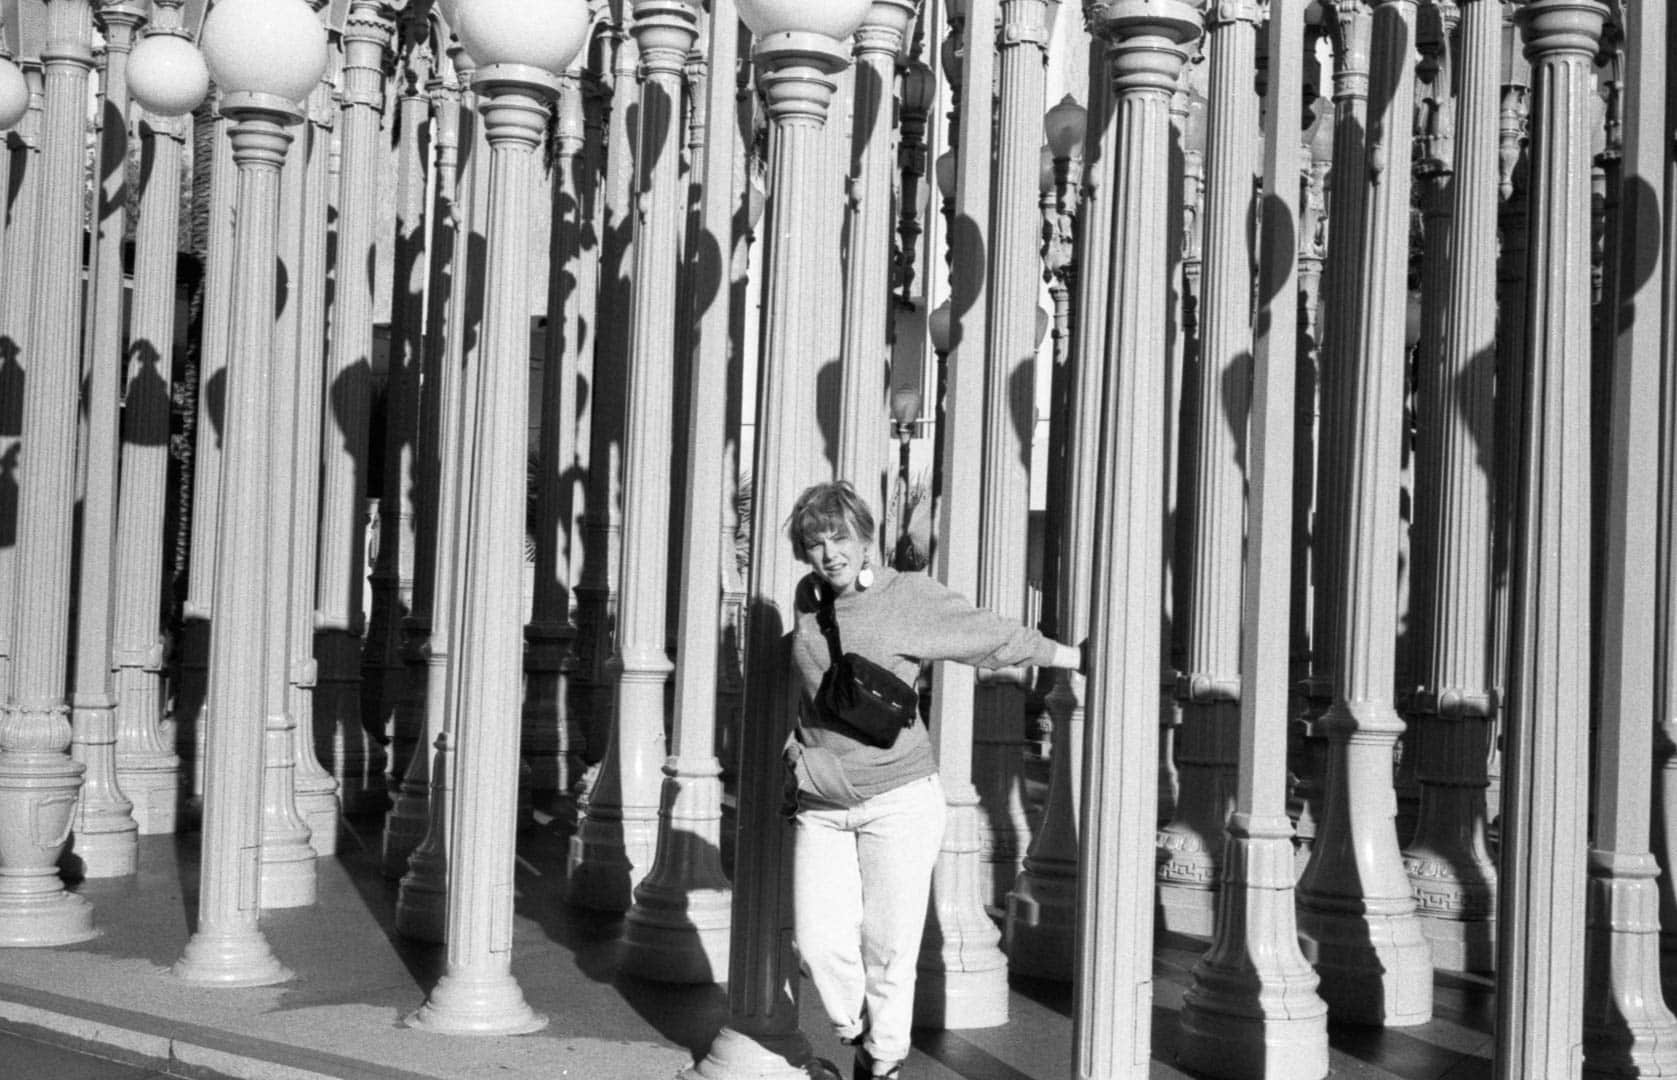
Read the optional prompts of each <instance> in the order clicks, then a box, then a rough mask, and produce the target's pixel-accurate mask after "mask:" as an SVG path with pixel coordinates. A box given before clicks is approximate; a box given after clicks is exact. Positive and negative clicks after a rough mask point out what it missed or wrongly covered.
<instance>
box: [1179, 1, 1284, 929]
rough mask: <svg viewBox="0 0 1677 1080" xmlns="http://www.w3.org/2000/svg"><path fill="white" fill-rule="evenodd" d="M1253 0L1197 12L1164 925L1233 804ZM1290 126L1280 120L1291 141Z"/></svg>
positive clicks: (1188, 917)
mask: <svg viewBox="0 0 1677 1080" xmlns="http://www.w3.org/2000/svg"><path fill="white" fill-rule="evenodd" d="M1262 18H1263V11H1262V10H1261V8H1260V6H1259V3H1258V0H1224V2H1221V3H1218V4H1215V5H1212V7H1211V9H1210V11H1209V13H1208V15H1207V18H1206V40H1205V42H1204V44H1203V45H1202V48H1203V49H1204V50H1205V51H1206V53H1208V54H1209V56H1210V62H1209V66H1210V69H1211V70H1210V75H1209V84H1208V87H1207V96H1208V102H1207V108H1206V120H1205V122H1206V134H1205V202H1204V210H1203V212H1202V214H1201V217H1200V223H1201V226H1202V228H1203V233H1202V236H1203V239H1202V241H1201V251H1202V253H1203V254H1202V264H1201V265H1202V269H1201V282H1202V285H1201V292H1200V303H1199V310H1200V311H1201V312H1202V314H1201V316H1200V323H1199V325H1200V335H1199V353H1198V356H1199V372H1198V378H1197V379H1196V381H1195V385H1196V388H1197V391H1198V392H1197V394H1196V401H1195V404H1194V405H1193V408H1194V410H1195V415H1196V422H1195V428H1194V430H1195V435H1196V441H1195V452H1194V455H1193V468H1194V473H1193V479H1192V481H1191V483H1192V488H1191V491H1192V498H1191V499H1184V500H1181V503H1180V504H1179V507H1178V513H1179V514H1181V511H1182V509H1183V508H1187V509H1189V510H1190V513H1189V515H1187V516H1188V522H1187V525H1188V528H1189V530H1190V540H1189V550H1190V552H1191V556H1190V559H1191V561H1190V564H1189V565H1188V566H1187V567H1184V568H1183V569H1184V571H1185V572H1186V574H1187V576H1188V581H1187V582H1186V586H1187V589H1186V592H1187V600H1188V604H1187V610H1185V611H1181V612H1179V613H1178V617H1179V618H1183V619H1185V621H1186V623H1187V626H1186V631H1187V632H1186V633H1185V634H1184V635H1183V638H1184V645H1185V646H1186V647H1185V649H1184V650H1183V657H1182V670H1181V672H1180V673H1179V674H1178V676H1177V697H1178V699H1179V700H1180V701H1181V703H1182V725H1181V727H1180V728H1179V729H1178V731H1177V733H1176V762H1177V767H1178V768H1179V770H1180V772H1181V789H1180V790H1181V793H1180V795H1179V796H1178V799H1177V802H1176V813H1175V815H1174V816H1173V817H1172V819H1171V821H1170V822H1169V823H1168V824H1167V825H1166V826H1165V827H1164V828H1163V829H1160V830H1159V836H1158V845H1159V864H1158V866H1159V905H1160V912H1161V914H1162V915H1163V916H1164V925H1165V929H1167V930H1173V931H1177V932H1181V933H1189V934H1198V935H1209V934H1210V933H1211V932H1212V927H1213V921H1214V916H1215V913H1216V900H1215V897H1214V895H1213V894H1214V892H1215V890H1216V888H1217V875H1218V869H1219V864H1220V862H1221V859H1220V856H1221V853H1222V847H1223V827H1224V823H1225V822H1226V821H1227V819H1228V815H1229V811H1230V810H1231V809H1232V808H1233V800H1234V775H1235V771H1236V768H1237V766H1238V763H1239V742H1240V693H1241V685H1240V642H1241V595H1242V594H1241V579H1242V566H1241V559H1242V555H1243V548H1244V546H1245V518H1246V497H1245V489H1246V480H1247V478H1246V475H1245V472H1246V470H1245V462H1246V419H1247V416H1246V414H1247V410H1248V407H1249V397H1250V390H1249V386H1250V383H1251V378H1252V376H1251V355H1252V300H1251V296H1252V265H1253V252H1252V240H1253V230H1252V229H1251V227H1250V224H1249V223H1250V221H1251V220H1252V214H1253V191H1252V177H1253V175H1254V174H1255V173H1257V171H1258V145H1257V137H1258V100H1257V97H1256V96H1255V95H1254V94H1253V92H1252V73H1253V71H1254V70H1256V68H1257V42H1258V23H1259V22H1260V20H1262ZM1291 137H1292V133H1291V132H1290V131H1289V132H1287V138H1288V139H1289V140H1290V139H1291Z"/></svg>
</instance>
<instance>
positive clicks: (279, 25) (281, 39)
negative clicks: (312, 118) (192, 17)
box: [202, 0, 326, 105]
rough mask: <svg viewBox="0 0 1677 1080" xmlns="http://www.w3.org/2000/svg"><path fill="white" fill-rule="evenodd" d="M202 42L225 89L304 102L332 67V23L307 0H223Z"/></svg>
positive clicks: (213, 73) (212, 10) (206, 26)
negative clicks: (329, 50)
mask: <svg viewBox="0 0 1677 1080" xmlns="http://www.w3.org/2000/svg"><path fill="white" fill-rule="evenodd" d="M202 48H203V50H204V60H205V62H206V63H207V64H208V65H209V69H210V76H211V77H212V78H213V79H215V84H216V86H217V87H218V88H219V89H220V90H221V92H222V93H223V94H258V95H268V96H271V97H276V98H280V99H282V100H284V101H288V102H290V103H292V104H293V105H300V104H301V103H302V102H303V100H304V99H305V98H307V97H308V96H309V94H311V93H313V92H314V88H315V86H316V85H318V84H319V82H320V77H321V76H322V75H323V74H325V72H326V28H325V27H323V26H321V24H320V19H319V17H318V16H316V15H315V13H314V10H313V9H312V8H310V7H309V5H308V4H307V3H305V2H304V0H219V2H218V3H217V4H216V5H215V6H214V7H212V8H210V14H209V17H208V18H207V19H205V20H204V33H203V38H202Z"/></svg>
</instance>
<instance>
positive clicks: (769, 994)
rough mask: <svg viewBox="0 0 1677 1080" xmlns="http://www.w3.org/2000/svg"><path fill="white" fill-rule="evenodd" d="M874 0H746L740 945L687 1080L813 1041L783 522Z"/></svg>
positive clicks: (802, 471) (760, 1066) (808, 409)
mask: <svg viewBox="0 0 1677 1080" xmlns="http://www.w3.org/2000/svg"><path fill="white" fill-rule="evenodd" d="M868 7H869V4H868V0H830V2H827V3H822V4H819V5H816V4H807V3H803V2H801V0H744V2H742V3H740V5H739V13H740V18H741V19H743V20H744V22H745V24H746V26H747V27H749V28H750V30H751V32H752V33H753V34H754V35H755V36H756V58H757V63H758V86H759V87H760V88H761V89H762V91H763V94H764V96H765V98H766V99H767V103H768V114H769V119H770V122H771V123H772V125H773V127H772V131H771V141H770V148H769V168H770V174H769V175H770V182H769V190H770V192H771V193H772V194H771V195H770V197H769V206H768V227H767V229H766V231H765V234H764V235H765V236H766V238H767V241H768V252H767V265H768V284H767V287H766V290H765V294H764V312H763V338H762V353H761V369H760V375H759V381H758V418H759V419H758V429H757V447H756V457H757V461H756V468H755V469H754V471H753V476H754V477H755V479H756V489H755V502H754V507H753V513H752V551H753V552H754V553H755V554H754V562H755V565H754V566H753V567H752V570H751V572H752V578H751V583H750V586H749V595H748V597H747V601H746V602H747V604H748V605H749V609H748V610H750V612H751V619H750V637H749V639H748V641H747V643H746V650H747V651H746V670H747V671H748V672H750V677H749V679H748V681H747V685H746V690H745V720H744V723H743V724H742V725H741V731H742V735H741V745H740V766H739V776H740V779H739V827H738V843H737V846H736V848H735V863H734V865H735V868H736V869H735V871H734V928H733V949H732V954H731V959H730V972H729V980H728V1014H729V1015H728V1024H727V1026H726V1027H725V1028H723V1029H722V1031H721V1032H720V1033H719V1034H718V1035H717V1036H716V1039H715V1040H714V1041H713V1042H712V1043H711V1047H710V1052H709V1054H708V1055H707V1056H706V1057H705V1059H704V1060H703V1061H701V1062H700V1063H699V1064H698V1065H696V1066H694V1067H693V1069H692V1070H690V1071H689V1073H688V1074H687V1075H689V1076H690V1077H703V1078H707V1080H712V1078H721V1077H729V1078H732V1077H747V1076H749V1077H754V1078H758V1077H760V1078H777V1077H786V1078H787V1080H791V1078H793V1077H805V1076H807V1075H808V1072H807V1067H808V1065H809V1063H810V1050H809V1043H808V1040H807V1039H805V1038H804V1036H803V1033H802V1032H800V1031H799V1030H798V1003H797V995H796V991H795V989H794V988H795V987H796V985H797V972H798V966H797V958H796V957H795V955H794V954H793V952H792V948H791V944H792V935H791V922H792V912H791V905H790V895H789V894H790V891H791V888H790V887H791V878H790V874H789V873H788V870H789V866H788V862H789V858H788V857H789V856H790V854H791V852H790V850H789V847H788V845H787V839H788V836H789V834H788V831H787V829H786V826H785V824H784V823H783V822H782V821H781V820H780V818H779V810H780V803H781V796H782V781H783V776H784V773H783V767H782V765H781V763H780V749H781V744H782V743H783V742H784V740H785V737H786V726H787V721H788V718H789V716H790V714H791V713H790V708H789V702H790V697H791V693H792V689H791V687H790V685H789V683H788V682H787V681H786V679H785V674H784V673H785V671H786V669H787V667H788V664H787V663H786V661H787V649H788V647H789V642H790V638H789V636H788V635H789V633H790V631H791V629H792V624H793V619H792V612H791V607H790V605H791V601H792V593H793V589H794V588H795V586H796V583H797V580H798V576H799V568H798V566H797V564H796V563H795V562H794V561H793V559H792V552H791V549H790V548H789V547H788V545H787V544H786V542H785V540H784V539H782V537H781V536H780V526H781V523H782V522H783V521H785V520H786V515H787V513H788V511H790V509H791V506H792V500H793V499H794V498H795V497H796V494H797V491H798V490H799V488H800V487H801V486H802V485H803V484H805V483H807V482H808V481H809V480H810V479H811V478H812V477H814V476H815V475H816V474H817V471H818V470H817V466H816V463H815V462H814V461H810V460H806V456H805V455H806V453H809V452H812V451H813V448H811V447H806V444H807V443H808V442H809V440H808V439H807V438H805V437H804V431H805V428H806V427H807V425H808V423H809V418H810V417H812V416H814V415H815V414H816V402H815V375H816V372H815V370H814V366H813V365H814V358H812V357H809V356H808V354H807V350H806V349H805V348H804V345H805V343H806V342H807V341H808V340H809V337H810V334H811V333H812V332H813V330H814V327H815V325H816V321H817V318H818V313H817V311H816V307H817V305H818V304H820V303H821V294H822V291H821V289H820V288H819V287H818V286H817V284H816V282H814V281H811V280H809V277H810V274H811V262H810V260H809V259H808V258H807V255H808V250H807V249H808V245H809V243H810V230H811V229H812V227H813V224H812V223H813V222H814V221H815V220H816V218H817V213H816V210H815V200H816V199H817V198H818V197H819V191H818V186H819V184H820V183H822V182H823V181H824V179H825V178H826V175H825V174H826V170H828V169H830V168H834V167H842V166H835V165H834V163H833V162H831V161H829V160H825V159H823V158H822V156H821V155H820V153H819V152H818V151H819V147H820V145H821V141H822V132H821V129H822V126H823V125H824V124H825V123H826V121H827V107H828V105H829V104H830V103H831V101H832V97H833V91H834V81H833V78H832V76H833V74H834V73H835V72H837V71H839V70H840V69H842V68H843V67H844V65H845V63H846V61H847V59H848V49H846V47H845V44H844V39H845V38H847V37H848V36H850V34H851V33H852V32H854V31H855V29H856V28H857V27H858V26H860V25H861V23H862V19H863V18H864V16H866V14H867V12H868Z"/></svg>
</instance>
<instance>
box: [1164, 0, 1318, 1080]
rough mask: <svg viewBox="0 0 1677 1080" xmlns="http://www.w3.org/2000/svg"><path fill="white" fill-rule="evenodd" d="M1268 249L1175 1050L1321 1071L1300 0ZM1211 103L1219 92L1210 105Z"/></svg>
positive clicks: (1287, 13)
mask: <svg viewBox="0 0 1677 1080" xmlns="http://www.w3.org/2000/svg"><path fill="white" fill-rule="evenodd" d="M1266 32H1267V35H1268V40H1267V44H1268V55H1269V60H1270V72H1271V74H1270V78H1269V87H1268V94H1267V101H1266V106H1267V107H1266V109H1265V111H1264V150H1263V159H1264V171H1263V176H1264V191H1263V211H1262V213H1263V217H1262V228H1261V229H1260V232H1261V235H1262V249H1261V252H1260V256H1259V266H1260V270H1259V279H1258V301H1259V308H1258V311H1257V324H1256V327H1255V328H1254V334H1253V342H1252V345H1253V348H1252V413H1251V449H1250V457H1249V461H1250V467H1249V469H1248V477H1249V480H1250V483H1251V499H1250V510H1249V513H1250V527H1249V529H1248V533H1249V535H1248V538H1247V545H1246V567H1245V570H1246V573H1245V586H1244V589H1243V590H1242V591H1243V593H1244V596H1243V605H1242V607H1243V613H1244V614H1243V620H1242V626H1241V627H1240V645H1239V649H1238V656H1239V662H1240V681H1241V698H1240V705H1239V714H1238V716H1239V723H1238V729H1237V741H1238V744H1239V764H1238V766H1237V784H1236V791H1235V794H1234V805H1233V809H1232V812H1231V813H1230V815H1229V818H1228V824H1227V840H1226V841H1225V844H1224V847H1223V852H1222V858H1221V860H1220V862H1219V865H1220V868H1221V872H1222V876H1221V880H1220V881H1219V883H1218V892H1217V918H1216V927H1215V935H1214V937H1213V939H1212V943H1211V948H1210V949H1209V950H1207V952H1206V953H1205V954H1204V955H1203V956H1202V957H1201V958H1200V960H1199V962H1198V963H1197V964H1195V965H1194V981H1193V985H1192V986H1190V987H1189V989H1188V992H1187V995H1186V996H1185V997H1184V999H1183V1006H1182V1013H1181V1021H1182V1028H1183V1032H1184V1034H1185V1035H1186V1036H1187V1037H1186V1038H1184V1039H1183V1040H1182V1041H1181V1043H1179V1044H1178V1045H1179V1050H1178V1060H1180V1061H1181V1062H1183V1063H1184V1064H1186V1065H1188V1066H1189V1067H1191V1068H1194V1069H1197V1070H1199V1071H1201V1072H1204V1073H1206V1074H1208V1075H1210V1076H1218V1077H1230V1078H1242V1080H1245V1078H1250V1080H1268V1078H1272V1077H1273V1078H1275V1080H1317V1078H1319V1077H1323V1076H1326V1075H1327V1073H1328V1008H1327V1005H1326V1004H1325V1003H1323V1001H1322V999H1321V998H1320V997H1318V996H1317V995H1316V973H1315V972H1314V971H1312V970H1311V969H1310V965H1308V964H1307V963H1305V961H1304V955H1303V953H1302V952H1300V950H1299V945H1298V932H1297V927H1296V923H1295V915H1294V910H1293V835H1292V834H1293V828H1292V823H1291V822H1290V821H1289V820H1288V819H1287V740H1286V731H1287V696H1288V686H1287V683H1288V676H1289V671H1288V663H1289V660H1290V657H1289V644H1290V640H1289V638H1288V634H1287V628H1288V625H1289V622H1290V620H1291V614H1292V613H1291V603H1292V587H1291V586H1292V582H1291V574H1290V572H1289V571H1290V569H1291V561H1292V527H1293V506H1292V500H1293V488H1292V484H1293V477H1292V471H1293V423H1294V421H1295V413H1294V405H1293V396H1294V388H1295V368H1296V366H1297V352H1296V343H1297V334H1298V243H1297V239H1296V236H1295V228H1296V222H1297V220H1298V206H1299V188H1300V184H1299V140H1298V138H1297V127H1296V124H1297V123H1298V120H1297V118H1298V117H1299V116H1300V115H1301V114H1302V113H1303V112H1304V107H1303V85H1302V82H1303V80H1302V78H1301V76H1302V69H1303V67H1304V57H1303V56H1302V55H1301V54H1302V52H1303V50H1304V48H1305V36H1304V2H1303V0H1276V2H1275V3H1272V4H1271V5H1270V8H1269V25H1268V28H1267V31H1266ZM1214 107H1215V106H1214Z"/></svg>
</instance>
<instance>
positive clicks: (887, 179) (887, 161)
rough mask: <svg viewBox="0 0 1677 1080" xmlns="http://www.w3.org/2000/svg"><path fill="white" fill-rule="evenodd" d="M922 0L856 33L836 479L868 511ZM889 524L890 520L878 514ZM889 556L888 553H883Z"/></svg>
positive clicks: (880, 438) (892, 1) (878, 450)
mask: <svg viewBox="0 0 1677 1080" xmlns="http://www.w3.org/2000/svg"><path fill="white" fill-rule="evenodd" d="M918 6H919V0H874V3H873V5H872V6H871V7H869V8H868V15H867V18H866V19H864V20H863V22H862V25H861V27H860V28H859V29H857V31H856V54H855V55H856V63H855V80H854V81H855V86H856V94H855V101H854V103H853V105H852V125H853V126H852V129H851V136H850V137H851V143H852V149H851V162H852V163H853V165H854V167H855V171H854V173H853V174H852V175H851V176H850V197H849V200H848V205H847V209H846V216H847V217H848V218H849V222H848V233H849V245H848V247H847V249H846V250H847V257H846V261H845V284H844V326H843V331H842V335H843V336H842V346H841V352H840V372H841V375H840V380H841V385H842V390H841V401H842V403H843V404H842V411H841V413H840V419H839V431H838V469H837V472H836V475H837V476H838V477H839V478H841V479H844V480H848V481H850V482H851V483H852V484H854V485H855V486H856V490H857V491H858V492H860V493H861V494H862V497H863V498H865V499H867V500H868V502H869V504H870V505H873V506H876V507H883V506H884V505H885V498H884V495H885V486H884V485H885V473H886V459H887V453H886V451H887V447H888V446H889V445H890V438H891V435H890V429H889V426H890V419H891V417H890V413H889V412H888V411H887V409H886V401H885V387H886V385H887V384H888V379H887V378H886V373H887V370H888V369H889V367H890V359H891V357H890V352H891V349H890V338H889V334H890V319H891V303H890V299H891V227H892V225H893V224H895V222H894V221H893V214H892V209H891V197H890V195H891V189H892V187H893V184H892V177H891V171H892V168H893V166H894V164H895V158H896V155H895V154H894V153H893V150H894V148H895V143H896V126H895V121H894V118H893V115H892V114H893V112H894V108H893V106H894V104H895V100H896V94H895V89H896V83H897V54H898V53H899V52H901V51H902V47H903V41H904V38H905V36H906V35H907V33H908V31H909V28H910V27H911V25H912V24H913V22H914V15H915V10H916V8H918ZM880 520H881V521H883V520H884V515H883V514H881V515H880ZM882 550H883V548H882Z"/></svg>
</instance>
